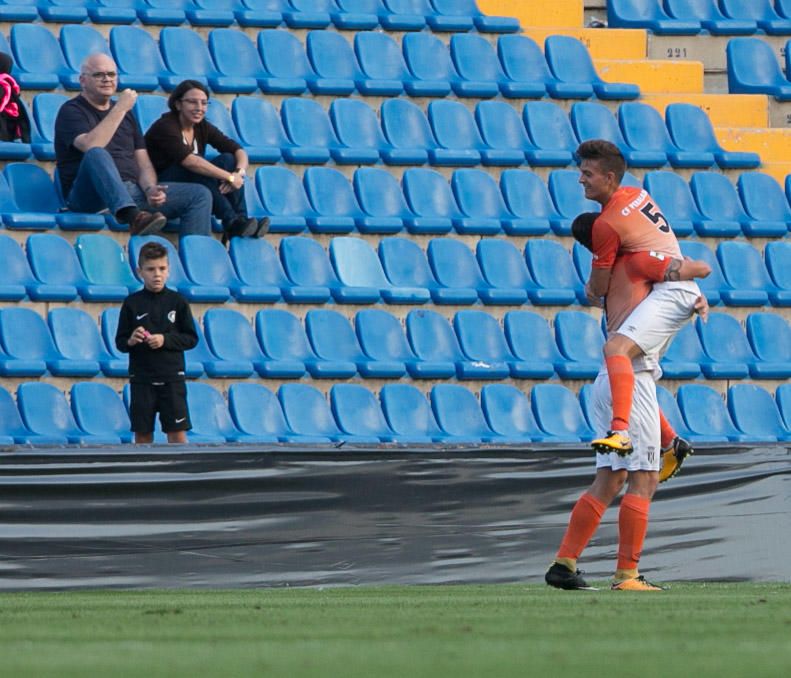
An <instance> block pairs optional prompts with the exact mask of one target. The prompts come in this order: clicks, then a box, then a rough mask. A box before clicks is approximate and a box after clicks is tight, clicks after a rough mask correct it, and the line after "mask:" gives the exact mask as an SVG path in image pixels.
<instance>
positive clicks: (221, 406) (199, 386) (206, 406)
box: [187, 381, 238, 440]
mask: <svg viewBox="0 0 791 678" xmlns="http://www.w3.org/2000/svg"><path fill="white" fill-rule="evenodd" d="M187 402H188V404H189V411H190V421H191V422H192V432H193V433H194V434H198V435H205V436H220V437H222V438H225V439H226V440H227V439H229V438H231V437H232V436H235V435H236V434H238V430H237V429H236V426H234V424H233V421H232V420H231V415H230V413H229V412H228V405H227V404H226V402H225V398H223V397H222V394H221V393H220V392H219V391H218V390H217V389H216V388H214V386H212V385H211V384H207V383H205V382H202V381H188V382H187Z"/></svg>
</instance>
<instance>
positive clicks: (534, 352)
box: [503, 311, 565, 379]
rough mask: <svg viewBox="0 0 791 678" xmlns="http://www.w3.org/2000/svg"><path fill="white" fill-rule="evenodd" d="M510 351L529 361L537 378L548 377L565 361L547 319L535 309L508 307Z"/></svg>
mask: <svg viewBox="0 0 791 678" xmlns="http://www.w3.org/2000/svg"><path fill="white" fill-rule="evenodd" d="M503 328H504V330H505V338H506V339H507V341H508V345H509V346H510V348H511V352H512V353H513V354H514V355H515V356H516V357H517V358H518V359H519V360H520V361H521V362H522V363H523V364H524V365H530V371H531V372H532V374H533V375H534V378H535V379H549V378H550V377H552V376H553V375H554V374H555V367H556V366H558V365H560V364H562V363H564V362H565V360H564V358H563V356H562V355H561V354H560V351H558V348H557V345H556V344H555V338H554V336H553V335H552V330H551V329H550V327H549V324H548V323H547V321H546V319H545V318H543V317H542V316H540V315H539V314H538V313H534V312H533V311H508V313H506V314H505V319H504V322H503Z"/></svg>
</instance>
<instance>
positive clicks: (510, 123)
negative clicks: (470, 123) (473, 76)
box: [475, 101, 533, 149]
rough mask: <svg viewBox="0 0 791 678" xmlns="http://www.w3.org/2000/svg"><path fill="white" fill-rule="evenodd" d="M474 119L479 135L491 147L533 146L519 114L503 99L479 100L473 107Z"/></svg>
mask: <svg viewBox="0 0 791 678" xmlns="http://www.w3.org/2000/svg"><path fill="white" fill-rule="evenodd" d="M475 121H476V122H477V124H478V128H479V129H480V132H481V137H482V138H483V140H484V141H485V142H486V144H487V145H488V146H490V147H491V148H496V149H528V148H532V147H533V144H532V143H531V142H530V139H529V138H528V136H527V132H526V131H525V127H524V124H523V123H522V121H521V119H520V118H519V114H518V113H517V112H516V111H515V110H514V107H513V106H511V105H510V104H508V103H506V102H505V101H480V102H479V103H478V105H477V106H476V107H475Z"/></svg>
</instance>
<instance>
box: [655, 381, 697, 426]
mask: <svg viewBox="0 0 791 678" xmlns="http://www.w3.org/2000/svg"><path fill="white" fill-rule="evenodd" d="M656 399H657V402H658V403H659V409H660V410H662V414H664V415H665V418H666V419H667V420H668V421H669V422H670V425H671V426H672V427H673V429H674V430H675V432H676V434H677V435H679V436H681V437H682V438H688V437H689V435H690V431H689V429H688V428H687V425H686V423H685V422H684V417H683V416H682V415H681V410H680V409H678V403H677V402H676V399H675V397H674V396H673V394H672V393H671V392H670V391H668V390H667V389H666V388H665V387H664V386H660V385H659V384H657V385H656Z"/></svg>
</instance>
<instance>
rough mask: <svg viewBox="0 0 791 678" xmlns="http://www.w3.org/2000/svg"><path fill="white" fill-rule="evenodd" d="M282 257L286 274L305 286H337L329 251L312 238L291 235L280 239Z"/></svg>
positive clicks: (293, 280)
mask: <svg viewBox="0 0 791 678" xmlns="http://www.w3.org/2000/svg"><path fill="white" fill-rule="evenodd" d="M280 259H281V261H282V262H283V268H284V269H285V271H286V275H288V277H289V278H290V279H291V280H292V282H294V283H296V284H297V285H303V286H305V287H316V286H318V287H337V286H338V279H337V277H336V276H335V273H333V271H332V267H331V266H330V262H329V259H328V258H327V253H326V252H325V251H324V249H323V248H322V246H321V245H320V244H319V243H318V242H317V241H316V240H313V239H312V238H305V237H302V236H291V237H288V238H283V240H281V241H280Z"/></svg>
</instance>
